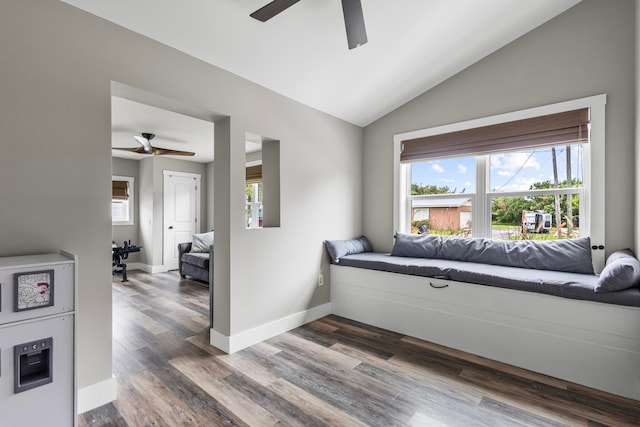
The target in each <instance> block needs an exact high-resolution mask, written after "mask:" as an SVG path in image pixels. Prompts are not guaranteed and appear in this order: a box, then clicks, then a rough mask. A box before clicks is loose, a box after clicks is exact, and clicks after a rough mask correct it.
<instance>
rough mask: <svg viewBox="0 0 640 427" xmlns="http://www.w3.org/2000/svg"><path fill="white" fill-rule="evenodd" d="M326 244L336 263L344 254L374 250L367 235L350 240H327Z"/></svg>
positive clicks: (333, 261)
mask: <svg viewBox="0 0 640 427" xmlns="http://www.w3.org/2000/svg"><path fill="white" fill-rule="evenodd" d="M324 246H325V247H326V248H327V252H329V256H330V257H331V262H332V263H334V264H338V263H339V262H340V258H342V257H343V256H347V255H352V254H359V253H362V252H372V251H373V246H371V242H369V239H367V238H366V237H365V236H361V237H359V238H357V239H349V240H325V241H324Z"/></svg>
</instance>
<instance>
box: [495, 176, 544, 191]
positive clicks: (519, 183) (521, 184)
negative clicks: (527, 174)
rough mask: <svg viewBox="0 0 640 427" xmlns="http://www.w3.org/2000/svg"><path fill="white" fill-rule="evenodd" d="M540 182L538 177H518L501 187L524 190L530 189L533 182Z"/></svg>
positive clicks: (506, 189) (507, 189)
mask: <svg viewBox="0 0 640 427" xmlns="http://www.w3.org/2000/svg"><path fill="white" fill-rule="evenodd" d="M536 182H539V179H536V178H516V179H514V180H513V182H511V183H509V184H507V185H505V186H504V187H500V189H499V190H500V191H505V192H509V191H524V190H528V189H529V188H530V187H531V185H532V184H533V183H536Z"/></svg>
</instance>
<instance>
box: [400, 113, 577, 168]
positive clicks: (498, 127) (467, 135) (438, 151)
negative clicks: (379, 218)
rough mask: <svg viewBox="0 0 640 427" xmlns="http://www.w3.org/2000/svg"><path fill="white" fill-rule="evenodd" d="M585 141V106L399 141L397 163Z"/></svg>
mask: <svg viewBox="0 0 640 427" xmlns="http://www.w3.org/2000/svg"><path fill="white" fill-rule="evenodd" d="M588 140H589V109H588V108H582V109H579V110H573V111H565V112H562V113H556V114H549V115H545V116H538V117H532V118H528V119H522V120H515V121H511V122H505V123H499V124H495V125H489V126H482V127H478V128H473V129H465V130H461V131H456V132H449V133H444V134H439V135H431V136H425V137H421V138H414V139H408V140H405V141H403V142H402V152H401V153H400V161H401V162H412V161H420V160H430V159H439V158H446V157H459V156H474V155H482V154H490V153H498V152H505V151H512V150H517V149H532V148H537V147H548V146H553V145H570V144H577V143H585V142H588Z"/></svg>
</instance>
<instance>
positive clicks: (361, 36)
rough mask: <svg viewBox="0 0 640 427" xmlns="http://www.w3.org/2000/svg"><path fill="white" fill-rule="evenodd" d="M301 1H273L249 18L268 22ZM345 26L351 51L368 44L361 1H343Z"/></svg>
mask: <svg viewBox="0 0 640 427" xmlns="http://www.w3.org/2000/svg"><path fill="white" fill-rule="evenodd" d="M299 1H300V0H273V1H272V2H270V3H268V4H266V5H265V6H263V7H261V8H260V9H258V10H256V11H255V12H253V13H252V14H250V15H249V16H251V17H252V18H255V19H257V20H258V21H262V22H266V21H268V20H269V19H271V18H273V17H274V16H276V15H277V14H279V13H280V12H283V11H285V10H286V9H288V8H290V7H291V6H293V5H294V4H296V3H298V2H299ZM342 13H343V15H344V25H345V28H346V29H347V43H348V44H349V49H353V48H356V47H358V46H362V45H363V44H365V43H366V42H367V30H366V28H365V26H364V15H363V14H362V4H360V0H342Z"/></svg>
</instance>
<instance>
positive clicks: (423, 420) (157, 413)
mask: <svg viewBox="0 0 640 427" xmlns="http://www.w3.org/2000/svg"><path fill="white" fill-rule="evenodd" d="M115 280H117V281H114V282H113V318H114V322H113V365H114V366H113V369H114V373H115V375H116V377H117V380H118V399H117V400H116V401H115V402H113V403H111V404H108V405H105V406H103V407H100V408H97V409H95V410H92V411H90V412H87V413H85V414H82V415H80V416H79V418H78V422H79V426H80V427H85V426H132V427H133V426H217V425H229V424H231V425H249V426H274V425H280V426H284V425H287V426H294V425H297V426H319V425H333V426H364V425H371V426H395V425H407V426H562V425H570V426H592V427H596V426H603V425H610V426H632V425H640V402H638V401H634V400H629V399H625V398H621V397H616V396H613V395H609V394H606V393H603V392H600V391H597V390H592V389H587V388H585V387H582V386H579V385H575V384H570V383H566V382H564V381H561V380H557V379H554V378H550V377H546V376H542V375H538V374H534V373H532V372H529V371H525V370H522V369H518V368H514V367H512V366H508V365H504V364H500V363H497V362H493V361H490V360H487V359H483V358H480V357H476V356H473V355H469V354H466V353H462V352H458V351H455V350H451V349H447V348H444V347H440V346H438V345H435V344H431V343H428V342H424V341H421V340H418V339H414V338H411V337H407V336H404V335H400V334H397V333H393V332H389V331H386V330H381V329H378V328H374V327H371V326H367V325H364V324H360V323H357V322H353V321H350V320H347V319H344V318H340V317H336V316H328V317H326V318H323V319H320V320H318V321H315V322H312V323H310V324H308V325H305V326H303V327H300V328H297V329H295V330H293V331H290V332H288V333H285V334H282V335H279V336H277V337H274V338H272V339H270V340H267V341H265V342H263V343H260V344H257V345H255V346H253V347H250V348H247V349H245V350H242V351H240V352H238V353H235V354H232V355H226V354H224V353H222V352H220V351H218V350H217V349H215V348H214V347H211V346H210V345H209V337H208V320H207V319H208V289H207V288H206V287H204V286H202V285H201V284H200V283H199V282H194V281H190V280H184V279H182V280H181V279H180V277H179V276H178V274H177V273H175V272H169V273H163V274H154V275H150V274H146V273H141V272H137V271H131V272H129V282H128V283H121V282H120V281H119V278H116V279H115ZM638 368H639V369H640V367H638ZM631 374H633V375H637V372H635V373H630V375H631Z"/></svg>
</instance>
